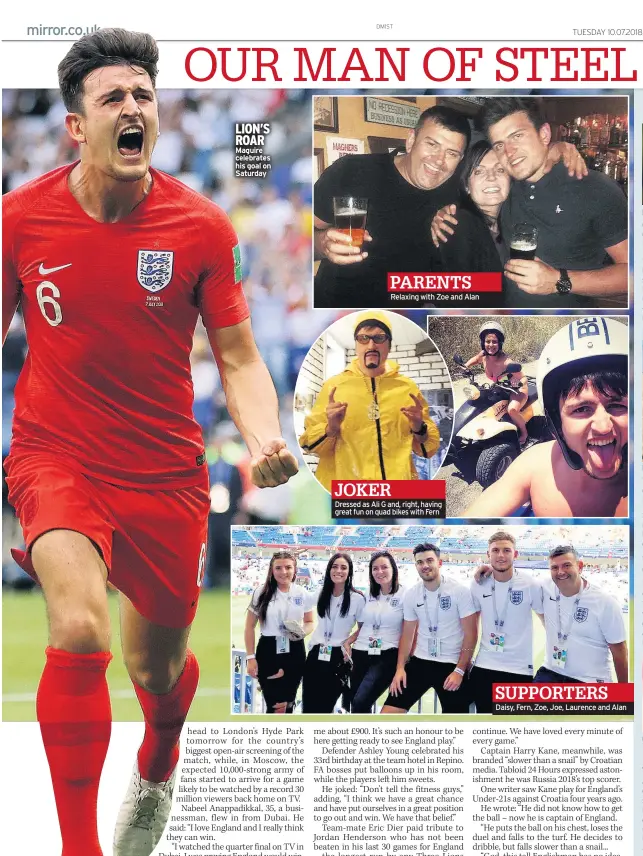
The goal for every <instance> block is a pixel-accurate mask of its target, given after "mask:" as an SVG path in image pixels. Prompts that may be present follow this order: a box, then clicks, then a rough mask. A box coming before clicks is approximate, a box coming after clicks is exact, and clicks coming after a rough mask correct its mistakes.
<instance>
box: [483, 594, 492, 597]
mask: <svg viewBox="0 0 643 856" xmlns="http://www.w3.org/2000/svg"><path fill="white" fill-rule="evenodd" d="M482 596H483V597H493V595H492V594H483V595H482Z"/></svg>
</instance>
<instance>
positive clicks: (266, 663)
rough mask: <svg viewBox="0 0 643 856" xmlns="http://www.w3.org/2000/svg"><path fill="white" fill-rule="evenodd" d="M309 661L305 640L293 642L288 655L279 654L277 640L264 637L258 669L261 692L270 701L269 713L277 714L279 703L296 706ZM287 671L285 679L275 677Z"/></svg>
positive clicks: (267, 703) (259, 650)
mask: <svg viewBox="0 0 643 856" xmlns="http://www.w3.org/2000/svg"><path fill="white" fill-rule="evenodd" d="M305 662H306V648H305V646H304V641H303V639H302V640H300V641H299V642H291V643H290V651H289V653H288V654H277V637H276V636H261V637H260V638H259V644H258V645H257V669H258V680H259V686H260V687H261V692H262V693H263V697H264V699H265V701H266V709H267V710H266V712H267V713H274V706H275V704H278V703H279V702H283V701H285V702H288V704H291V705H292V704H293V703H294V701H295V697H296V695H297V690H298V688H299V684H300V683H301V677H302V675H303V673H304V664H305ZM279 669H283V671H284V676H283V678H271V677H270V675H276V674H277V672H278V671H279Z"/></svg>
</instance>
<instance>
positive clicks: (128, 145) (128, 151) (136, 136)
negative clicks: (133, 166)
mask: <svg viewBox="0 0 643 856" xmlns="http://www.w3.org/2000/svg"><path fill="white" fill-rule="evenodd" d="M144 139H145V133H144V131H143V128H142V127H141V126H140V125H131V126H130V127H129V128H125V129H124V130H122V131H121V132H120V134H119V135H118V140H117V146H118V153H119V155H121V157H123V158H126V159H131V160H136V159H138V158H139V157H140V156H141V153H142V151H143V141H144Z"/></svg>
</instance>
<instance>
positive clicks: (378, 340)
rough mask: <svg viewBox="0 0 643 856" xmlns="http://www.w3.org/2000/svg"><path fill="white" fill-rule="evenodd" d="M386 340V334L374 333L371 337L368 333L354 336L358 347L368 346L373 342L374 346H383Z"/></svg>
mask: <svg viewBox="0 0 643 856" xmlns="http://www.w3.org/2000/svg"><path fill="white" fill-rule="evenodd" d="M387 339H388V336H387V335H386V333H375V334H374V335H373V336H369V335H368V333H358V334H357V335H356V336H355V341H356V342H359V343H360V345H368V343H369V342H374V343H375V344H376V345H383V344H384V342H386V341H387Z"/></svg>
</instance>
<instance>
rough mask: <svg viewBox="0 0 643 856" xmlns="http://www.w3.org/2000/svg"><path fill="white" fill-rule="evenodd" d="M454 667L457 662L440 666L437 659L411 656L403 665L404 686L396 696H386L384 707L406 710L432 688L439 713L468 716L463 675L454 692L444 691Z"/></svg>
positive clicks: (466, 693) (467, 695) (465, 680)
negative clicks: (404, 666)
mask: <svg viewBox="0 0 643 856" xmlns="http://www.w3.org/2000/svg"><path fill="white" fill-rule="evenodd" d="M455 667H456V663H441V662H439V661H438V660H422V659H421V658H420V657H411V659H410V660H409V661H408V663H407V664H406V687H405V688H402V692H401V693H400V694H399V695H396V696H394V695H393V694H392V693H389V696H388V698H387V699H386V704H388V705H391V707H399V708H401V709H402V710H406V711H409V710H410V709H411V708H412V707H413V705H414V704H415V703H416V702H417V701H419V700H420V699H421V698H422V696H423V695H424V693H425V692H428V690H430V689H431V688H433V689H434V690H435V694H436V695H437V697H438V698H439V699H440V707H441V709H442V713H468V712H469V694H468V688H467V678H466V676H465V678H463V680H462V684H461V685H460V688H459V689H457V690H455V692H454V691H452V690H445V689H444V682H445V681H446V679H447V677H448V675H450V674H451V672H452V671H453V670H454V669H455Z"/></svg>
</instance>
